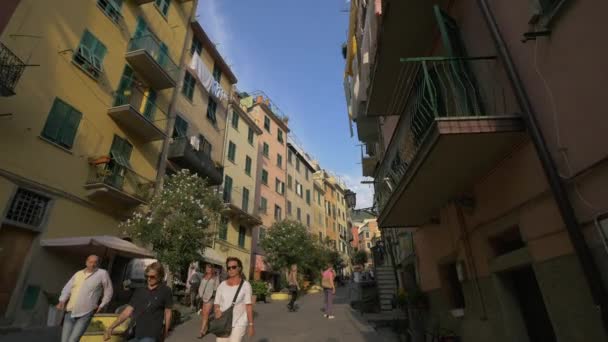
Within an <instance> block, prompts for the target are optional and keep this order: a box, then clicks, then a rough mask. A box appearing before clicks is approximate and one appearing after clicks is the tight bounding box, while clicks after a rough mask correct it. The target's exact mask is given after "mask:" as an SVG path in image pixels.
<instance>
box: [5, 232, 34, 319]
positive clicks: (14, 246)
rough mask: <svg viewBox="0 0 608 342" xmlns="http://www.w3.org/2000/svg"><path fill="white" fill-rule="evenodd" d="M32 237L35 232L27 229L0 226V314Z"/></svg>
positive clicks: (11, 291) (14, 283) (19, 270)
mask: <svg viewBox="0 0 608 342" xmlns="http://www.w3.org/2000/svg"><path fill="white" fill-rule="evenodd" d="M34 238H36V233H35V232H33V231H31V230H28V229H22V228H17V227H13V226H10V225H3V226H2V227H0V316H2V315H4V314H5V313H6V309H7V308H8V303H9V301H10V300H11V296H12V294H13V291H14V290H15V285H16V284H17V280H18V279H19V274H20V273H21V270H22V268H23V263H24V261H25V258H26V257H27V255H28V253H29V251H30V247H31V245H32V241H34Z"/></svg>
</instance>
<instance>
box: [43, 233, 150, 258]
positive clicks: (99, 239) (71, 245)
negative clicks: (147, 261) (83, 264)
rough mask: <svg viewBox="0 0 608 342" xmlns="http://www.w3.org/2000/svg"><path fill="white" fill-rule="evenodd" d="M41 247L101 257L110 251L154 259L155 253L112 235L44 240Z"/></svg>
mask: <svg viewBox="0 0 608 342" xmlns="http://www.w3.org/2000/svg"><path fill="white" fill-rule="evenodd" d="M40 245H41V246H43V247H49V248H65V249H69V250H70V251H71V252H82V253H86V254H99V256H101V257H103V256H104V255H105V254H106V253H107V252H108V251H114V252H116V254H119V255H122V256H125V257H131V258H150V257H154V253H152V252H151V251H149V250H147V249H145V248H142V247H139V246H137V245H135V244H133V243H131V242H129V241H127V240H123V239H121V238H118V237H116V236H111V235H99V236H78V237H68V238H57V239H43V240H41V241H40Z"/></svg>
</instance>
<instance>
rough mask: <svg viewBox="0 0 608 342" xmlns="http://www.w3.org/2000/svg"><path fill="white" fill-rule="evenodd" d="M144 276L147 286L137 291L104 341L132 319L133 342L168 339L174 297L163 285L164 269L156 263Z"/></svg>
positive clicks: (105, 335)
mask: <svg viewBox="0 0 608 342" xmlns="http://www.w3.org/2000/svg"><path fill="white" fill-rule="evenodd" d="M145 274H146V282H147V286H146V287H144V288H139V289H137V290H135V293H133V297H131V301H130V302H129V305H127V307H126V308H125V309H124V310H123V311H122V313H121V314H120V316H118V318H117V319H116V320H115V321H114V323H112V324H111V325H110V327H108V329H107V330H106V332H105V334H104V341H107V340H109V339H110V337H111V336H112V333H113V330H114V329H115V328H116V327H117V326H119V325H120V324H121V323H122V322H124V321H125V320H126V319H127V318H129V317H131V319H132V320H134V321H135V338H134V339H132V340H131V341H136V342H160V341H164V340H165V339H166V338H167V336H169V328H170V327H171V315H172V312H171V307H172V306H173V294H172V293H171V289H170V288H169V287H168V286H167V285H165V284H164V283H163V279H164V278H165V269H164V268H163V265H162V264H161V263H159V262H158V261H157V262H154V263H152V264H150V265H149V266H148V267H146V273H145ZM163 322H164V324H163Z"/></svg>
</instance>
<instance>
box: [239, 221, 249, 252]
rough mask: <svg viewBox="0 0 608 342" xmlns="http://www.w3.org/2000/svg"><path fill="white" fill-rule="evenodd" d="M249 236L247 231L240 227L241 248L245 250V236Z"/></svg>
mask: <svg viewBox="0 0 608 342" xmlns="http://www.w3.org/2000/svg"><path fill="white" fill-rule="evenodd" d="M246 234H247V230H246V228H245V227H243V226H240V227H239V247H241V248H245V236H246Z"/></svg>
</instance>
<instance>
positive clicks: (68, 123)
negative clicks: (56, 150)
mask: <svg viewBox="0 0 608 342" xmlns="http://www.w3.org/2000/svg"><path fill="white" fill-rule="evenodd" d="M81 118H82V113H80V112H79V111H77V110H75V109H73V108H70V110H69V112H68V114H67V117H66V120H65V122H64V124H63V126H62V127H61V129H60V133H59V136H58V143H59V144H60V145H62V146H65V147H67V148H72V145H73V144H74V138H75V137H76V131H78V125H79V124H80V119H81Z"/></svg>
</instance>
